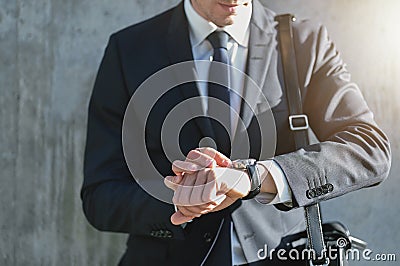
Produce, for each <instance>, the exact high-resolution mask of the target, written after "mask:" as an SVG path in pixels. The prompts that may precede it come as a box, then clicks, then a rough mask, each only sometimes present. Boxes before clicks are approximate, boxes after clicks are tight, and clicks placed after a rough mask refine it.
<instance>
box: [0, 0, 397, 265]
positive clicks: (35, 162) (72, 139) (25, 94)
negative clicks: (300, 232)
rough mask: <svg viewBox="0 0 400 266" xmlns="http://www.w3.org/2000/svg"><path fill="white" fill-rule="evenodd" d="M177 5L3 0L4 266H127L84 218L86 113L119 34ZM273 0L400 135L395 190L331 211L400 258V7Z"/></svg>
mask: <svg viewBox="0 0 400 266" xmlns="http://www.w3.org/2000/svg"><path fill="white" fill-rule="evenodd" d="M177 2H178V1H177V0H168V1H167V0H162V1H160V0H146V1H144V0H130V1H127V0H115V1H105V0H100V1H84V0H82V1H61V0H35V1H27V0H15V1H9V0H0V107H1V108H0V128H1V131H0V132H1V133H0V149H1V160H0V169H1V185H0V199H1V200H0V210H1V212H0V230H1V231H0V265H115V264H116V262H117V261H118V258H119V256H120V255H121V253H122V251H123V248H124V245H125V243H124V242H125V236H121V235H117V234H111V233H100V232H97V231H95V230H94V229H92V228H91V227H90V226H89V225H88V223H87V222H86V220H85V218H84V216H83V214H82V210H81V201H80V199H79V189H80V185H81V182H82V155H83V148H84V143H85V131H86V128H85V126H86V116H87V114H86V106H87V103H88V98H89V95H90V91H91V87H92V85H93V81H94V76H95V73H96V71H97V67H98V64H99V62H100V59H101V57H102V54H103V50H104V47H105V45H106V42H107V39H108V36H109V34H110V33H112V32H113V31H115V30H117V29H119V28H122V27H124V26H126V25H129V24H132V23H135V22H138V21H141V20H143V19H144V18H148V17H150V16H152V15H154V14H156V13H158V12H160V11H162V10H164V9H166V8H167V7H170V6H172V5H174V4H175V3H177ZM263 2H264V3H265V4H266V5H268V6H269V7H271V8H272V9H275V10H276V11H278V12H294V13H296V14H297V15H298V17H311V18H313V19H315V20H317V21H321V22H323V23H324V24H325V25H326V26H327V27H328V29H329V31H330V33H331V36H332V38H333V39H334V40H335V41H336V43H337V45H338V47H339V49H340V50H341V51H343V54H342V55H343V57H344V59H345V61H347V62H348V64H349V68H350V70H351V72H352V73H353V77H354V79H355V80H356V81H357V82H358V83H359V84H360V86H361V88H362V90H363V92H364V94H365V96H366V98H367V101H368V102H369V104H370V107H371V108H372V109H373V110H374V112H375V113H376V119H377V121H378V122H379V123H380V125H381V126H382V127H383V128H384V129H385V130H386V131H387V132H388V134H389V135H390V138H391V142H392V148H393V155H394V156H393V159H394V164H393V168H392V172H391V176H390V177H389V179H388V180H387V182H385V183H384V184H383V185H381V186H380V187H377V188H374V189H368V190H364V191H360V192H356V193H353V194H352V195H348V196H345V197H342V198H341V199H337V200H332V201H331V202H327V203H325V204H324V206H323V207H324V215H325V218H326V219H329V220H331V219H338V220H341V221H344V222H345V223H346V224H347V225H348V226H349V227H350V229H351V231H352V232H353V233H354V234H355V235H357V236H360V237H363V238H364V239H365V240H367V241H369V242H370V243H371V244H370V247H371V248H372V249H374V250H375V251H376V252H392V253H395V252H397V250H396V248H397V247H398V246H399V245H398V242H399V241H400V233H399V232H398V229H399V228H398V224H400V218H399V207H398V206H399V205H398V204H397V202H396V201H397V199H398V197H397V195H398V192H397V187H398V186H399V184H400V183H399V182H400V181H399V180H398V179H397V178H396V177H397V176H398V175H399V173H400V168H399V164H398V163H397V162H398V161H399V159H400V158H399V157H400V136H399V134H398V132H399V125H398V121H399V119H398V118H397V114H399V113H400V107H399V106H400V105H399V100H400V92H399V88H398V87H397V86H398V84H399V79H400V77H399V76H400V75H399V73H400V62H399V61H400V60H399V59H400V49H398V47H400V39H399V37H398V29H397V27H396V26H397V22H398V21H397V16H398V14H399V13H400V2H399V1H398V0H384V1H377V0H375V1H373V0H364V1H356V0H349V1H344V0H325V1H318V0H303V1H296V0H280V1H272V0H268V1H266V0H264V1H263ZM395 35H397V36H395ZM397 256H398V259H399V260H400V257H399V256H400V254H399V253H397ZM376 264H377V263H375V265H376ZM386 264H390V263H385V264H382V265H386ZM358 265H366V262H362V263H359V264H358ZM392 265H395V264H392Z"/></svg>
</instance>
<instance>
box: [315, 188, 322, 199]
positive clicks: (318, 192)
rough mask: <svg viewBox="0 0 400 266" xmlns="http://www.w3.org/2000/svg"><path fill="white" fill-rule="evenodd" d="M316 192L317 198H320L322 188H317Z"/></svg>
mask: <svg viewBox="0 0 400 266" xmlns="http://www.w3.org/2000/svg"><path fill="white" fill-rule="evenodd" d="M314 190H315V195H316V196H317V197H319V196H322V194H323V193H322V187H317V188H315V189H314Z"/></svg>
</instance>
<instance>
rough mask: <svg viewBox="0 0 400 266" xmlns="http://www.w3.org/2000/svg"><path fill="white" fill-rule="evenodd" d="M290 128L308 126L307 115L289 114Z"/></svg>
mask: <svg viewBox="0 0 400 266" xmlns="http://www.w3.org/2000/svg"><path fill="white" fill-rule="evenodd" d="M289 125H290V130H292V131H298V130H306V129H308V128H309V125H308V116H307V115H290V116H289Z"/></svg>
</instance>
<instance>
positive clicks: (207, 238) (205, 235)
mask: <svg viewBox="0 0 400 266" xmlns="http://www.w3.org/2000/svg"><path fill="white" fill-rule="evenodd" d="M203 237H204V240H205V241H206V242H207V243H209V242H211V240H212V237H211V234H210V233H205V234H204V236H203Z"/></svg>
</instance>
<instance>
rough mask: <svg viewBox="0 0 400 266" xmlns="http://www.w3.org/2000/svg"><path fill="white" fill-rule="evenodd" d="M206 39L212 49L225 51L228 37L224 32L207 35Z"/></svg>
mask: <svg viewBox="0 0 400 266" xmlns="http://www.w3.org/2000/svg"><path fill="white" fill-rule="evenodd" d="M207 39H208V41H209V42H210V43H211V45H212V47H213V48H214V49H218V48H224V49H227V46H228V39H229V35H228V33H226V32H225V31H214V32H213V33H211V34H210V35H208V37H207Z"/></svg>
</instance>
